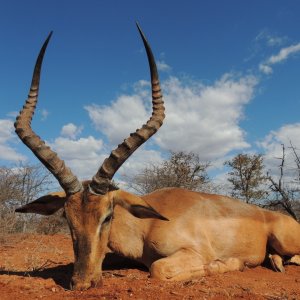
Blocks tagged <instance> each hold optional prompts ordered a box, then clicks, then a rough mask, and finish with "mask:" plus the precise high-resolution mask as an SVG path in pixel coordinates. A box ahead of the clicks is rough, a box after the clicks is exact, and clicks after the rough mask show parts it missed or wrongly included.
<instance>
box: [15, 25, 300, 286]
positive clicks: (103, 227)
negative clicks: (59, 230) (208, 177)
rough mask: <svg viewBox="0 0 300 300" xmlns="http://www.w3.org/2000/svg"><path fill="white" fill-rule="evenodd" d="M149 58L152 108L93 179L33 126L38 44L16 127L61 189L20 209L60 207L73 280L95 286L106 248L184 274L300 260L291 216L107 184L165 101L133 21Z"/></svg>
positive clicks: (161, 275) (298, 231) (156, 124)
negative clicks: (76, 171)
mask: <svg viewBox="0 0 300 300" xmlns="http://www.w3.org/2000/svg"><path fill="white" fill-rule="evenodd" d="M138 30H139V32H140V34H141V37H142V40H143V43H144V46H145V49H146V52H147V57H148V61H149V66H150V73H151V85H152V104H153V112H152V116H151V118H150V119H149V120H148V121H147V123H146V124H145V125H143V126H142V127H141V128H140V129H138V130H137V131H136V132H134V133H131V134H130V136H129V137H128V138H126V139H125V140H124V141H123V142H122V143H121V144H120V145H118V147H117V148H116V149H115V150H113V151H112V152H111V154H110V156H109V157H108V158H106V159H105V160H104V162H103V164H102V165H101V167H100V168H99V170H98V171H97V173H96V174H95V175H94V177H93V178H92V179H91V180H90V181H85V182H80V181H79V180H78V179H77V177H76V176H75V175H73V173H72V172H71V170H70V169H69V168H67V166H66V165H65V164H64V161H63V160H61V159H59V157H58V156H57V154H56V153H55V152H53V151H52V150H51V149H50V148H49V147H48V146H46V144H45V143H44V141H43V140H42V139H41V138H40V137H38V136H37V135H36V133H35V132H33V130H32V129H31V119H32V116H33V113H34V110H35V107H36V103H37V98H38V90H39V81H40V71H41V65H42V61H43V56H44V53H45V50H46V47H47V44H48V42H49V39H50V37H51V33H50V35H49V36H48V38H47V40H46V41H45V43H44V45H43V47H42V48H41V50H40V53H39V56H38V58H37V62H36V65H35V69H34V72H33V79H32V83H31V88H30V92H29V96H28V100H27V101H26V104H25V105H24V107H23V109H22V110H21V111H20V114H19V116H18V117H17V120H16V123H15V128H16V133H17V134H18V136H19V137H20V139H21V140H22V141H23V143H25V144H26V145H27V146H28V147H29V148H30V149H31V151H32V152H33V153H34V154H35V155H36V156H37V158H38V159H39V160H40V161H41V162H42V163H43V164H44V165H45V167H46V168H47V169H48V170H49V171H50V172H51V173H52V174H53V175H54V176H55V177H56V179H57V180H58V182H59V184H60V185H61V187H62V189H63V191H62V192H57V193H52V194H49V195H46V196H43V197H41V198H39V199H37V200H35V201H33V202H31V203H29V204H27V205H25V206H23V207H21V208H19V209H17V210H16V211H17V212H22V213H38V214H43V215H50V214H53V213H55V212H56V211H58V210H59V209H60V208H63V210H64V215H65V217H66V219H67V221H68V224H69V227H70V232H71V236H72V241H73V248H74V257H75V262H74V271H73V276H72V279H71V288H73V289H76V290H85V289H88V288H90V287H96V286H100V284H101V282H102V262H103V259H104V257H105V255H106V253H108V252H114V253H117V254H120V255H122V256H125V257H129V258H131V259H134V260H137V261H139V262H141V263H143V264H144V265H145V266H147V267H148V268H149V271H150V275H151V277H154V278H158V279H162V280H188V279H192V278H198V277H200V276H204V275H208V274H214V273H224V272H227V271H234V270H243V268H244V267H245V266H248V267H255V266H258V265H260V264H261V263H262V262H263V261H264V260H265V258H266V256H267V255H269V258H270V261H271V263H272V265H273V267H274V269H275V270H278V271H284V266H283V264H284V262H285V260H286V259H287V258H290V261H292V262H295V263H297V264H299V261H300V260H299V256H298V255H299V254H300V225H299V224H298V223H297V222H296V221H295V220H293V219H292V218H290V217H288V216H286V215H283V214H280V213H277V212H271V211H268V210H265V209H261V208H259V207H256V206H253V205H249V204H246V203H244V202H242V201H239V200H235V199H232V198H229V197H226V196H221V195H212V194H205V193H198V192H193V191H189V190H185V189H178V188H165V189H161V190H157V191H155V192H153V193H151V194H148V195H145V196H141V197H139V196H136V195H133V194H131V193H128V192H126V191H123V190H117V189H116V188H114V186H113V185H112V178H113V176H114V174H115V173H116V172H117V170H118V169H119V168H120V166H121V165H122V164H123V163H124V162H125V161H126V159H127V158H128V157H129V156H130V155H131V154H132V153H133V152H134V151H135V150H136V149H137V148H138V147H139V146H141V145H142V144H143V143H144V142H146V141H147V140H148V139H149V138H150V137H151V136H152V135H153V134H154V133H155V132H157V130H158V129H159V128H160V126H161V125H162V123H163V119H164V104H163V101H162V93H161V90H160V83H159V79H158V73H157V68H156V64H155V60H154V57H153V54H152V51H151V48H150V46H149V44H148V42H147V40H146V38H145V36H144V34H143V33H142V31H141V29H140V28H139V26H138Z"/></svg>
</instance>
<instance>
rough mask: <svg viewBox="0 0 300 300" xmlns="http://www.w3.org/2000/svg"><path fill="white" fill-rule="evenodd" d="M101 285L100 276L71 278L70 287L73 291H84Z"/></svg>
mask: <svg viewBox="0 0 300 300" xmlns="http://www.w3.org/2000/svg"><path fill="white" fill-rule="evenodd" d="M102 285H103V281H102V276H100V277H99V278H98V279H95V278H94V279H92V280H80V279H77V278H76V277H75V278H72V279H71V282H70V289H71V290H73V291H86V290H88V289H90V288H99V287H101V286H102Z"/></svg>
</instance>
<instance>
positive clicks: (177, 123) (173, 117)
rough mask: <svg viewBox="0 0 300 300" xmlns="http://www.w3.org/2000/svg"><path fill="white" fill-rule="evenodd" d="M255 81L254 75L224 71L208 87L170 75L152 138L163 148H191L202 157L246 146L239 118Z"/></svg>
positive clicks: (213, 158) (215, 155)
mask: <svg viewBox="0 0 300 300" xmlns="http://www.w3.org/2000/svg"><path fill="white" fill-rule="evenodd" d="M256 84H257V80H256V79H255V78H254V77H250V76H249V77H243V78H239V79H236V78H233V77H232V76H230V75H228V74H227V75H224V76H223V77H222V78H221V79H220V80H218V81H216V82H215V83H214V84H213V85H210V86H204V85H202V84H201V83H197V82H196V83H193V84H183V83H182V82H180V81H179V80H178V79H177V78H171V79H170V80H168V81H167V82H166V83H165V84H164V94H165V104H166V121H165V124H164V126H163V127H162V129H161V130H160V131H159V133H158V134H157V135H156V136H155V140H156V141H157V143H158V144H159V145H160V146H161V147H162V148H163V149H172V150H175V151H180V150H183V151H192V152H195V153H198V154H199V155H200V157H201V159H202V160H215V159H218V158H220V157H222V156H224V155H226V154H227V153H228V152H230V151H232V150H237V149H243V148H247V147H249V145H248V143H247V142H246V141H245V133H244V131H243V130H242V129H241V128H240V127H239V121H240V120H241V119H242V118H243V108H244V106H245V105H246V104H247V103H248V102H249V101H250V99H251V98H252V97H253V93H254V87H255V85H256Z"/></svg>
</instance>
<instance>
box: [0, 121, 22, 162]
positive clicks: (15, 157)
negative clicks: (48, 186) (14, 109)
mask: <svg viewBox="0 0 300 300" xmlns="http://www.w3.org/2000/svg"><path fill="white" fill-rule="evenodd" d="M16 141H17V139H16V136H15V134H14V123H13V121H12V120H8V119H1V120H0V160H9V161H13V162H17V161H23V160H25V159H26V157H25V156H24V155H22V154H20V153H18V152H17V151H16V149H15V148H14V147H13V146H12V145H11V143H13V142H16Z"/></svg>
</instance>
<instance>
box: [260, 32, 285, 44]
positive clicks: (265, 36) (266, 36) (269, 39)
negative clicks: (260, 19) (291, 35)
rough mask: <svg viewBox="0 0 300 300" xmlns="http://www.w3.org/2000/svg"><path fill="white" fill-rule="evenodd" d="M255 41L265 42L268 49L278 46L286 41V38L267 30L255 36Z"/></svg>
mask: <svg viewBox="0 0 300 300" xmlns="http://www.w3.org/2000/svg"><path fill="white" fill-rule="evenodd" d="M255 41H265V42H266V44H267V45H268V46H270V47H274V46H280V45H282V44H284V43H285V42H286V41H287V37H286V36H278V35H275V34H272V33H270V32H269V30H267V29H263V30H262V31H260V33H259V34H258V35H257V36H256V38H255Z"/></svg>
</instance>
